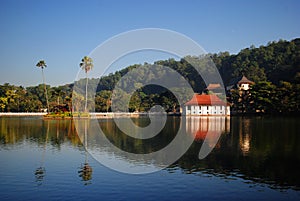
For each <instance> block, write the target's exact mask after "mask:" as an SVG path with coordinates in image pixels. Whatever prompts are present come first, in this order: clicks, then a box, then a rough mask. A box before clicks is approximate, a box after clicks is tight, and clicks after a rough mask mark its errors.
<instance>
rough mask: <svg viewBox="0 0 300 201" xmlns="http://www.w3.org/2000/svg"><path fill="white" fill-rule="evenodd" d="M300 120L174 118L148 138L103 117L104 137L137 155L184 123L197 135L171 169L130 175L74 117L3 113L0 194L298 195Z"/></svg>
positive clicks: (248, 197) (137, 197) (96, 196)
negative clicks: (203, 153)
mask: <svg viewBox="0 0 300 201" xmlns="http://www.w3.org/2000/svg"><path fill="white" fill-rule="evenodd" d="M299 120H300V119H299V118H294V117H289V118H279V117H248V118H246V117H244V118H243V117H233V118H231V119H227V120H226V119H225V118H224V119H220V118H199V117H198V118H197V117H196V118H189V119H186V120H184V121H183V119H182V118H179V117H171V118H168V120H167V124H166V126H165V128H164V129H163V130H162V132H161V133H160V134H159V135H157V136H155V137H154V138H152V139H147V140H139V139H134V138H131V137H129V136H127V135H125V134H124V133H122V132H121V131H120V130H119V129H118V128H117V126H116V125H115V124H114V122H113V121H112V120H99V125H100V126H101V128H102V129H103V131H105V134H106V136H107V138H108V139H109V140H110V141H111V142H112V143H114V144H115V145H116V146H117V147H119V148H120V149H123V150H126V151H128V152H132V153H150V152H153V151H157V150H159V149H161V148H163V147H164V146H166V145H167V144H168V143H170V142H171V141H172V139H174V137H175V136H174V135H175V134H176V132H177V130H178V129H179V125H180V124H181V123H183V122H184V125H183V126H184V127H183V129H184V130H185V132H186V135H189V136H191V137H192V138H195V140H194V142H193V144H192V146H191V147H190V149H189V150H188V151H187V152H186V153H185V154H184V155H183V156H182V157H181V158H180V159H179V160H178V161H177V162H175V163H174V164H172V165H170V166H169V167H168V168H165V169H163V170H161V171H159V172H156V173H151V174H146V175H130V174H123V173H119V172H116V171H113V170H110V169H108V168H106V167H105V166H103V165H101V164H99V163H98V162H97V161H96V160H94V159H93V158H92V156H91V155H89V154H88V153H87V152H86V150H85V148H84V146H83V145H82V142H81V140H80V138H79V136H80V135H81V134H80V133H79V134H78V133H77V132H76V129H75V126H74V122H73V121H72V120H43V119H40V118H34V117H30V118H29V117H27V118H26V117H20V118H18V117H13V118H0V200H141V199H143V200H299V199H300V191H299V190H300V188H299V187H300V173H299V172H300V171H299V170H300V165H299V164H300V146H299V143H300V137H299V134H298V133H299V130H300V125H299ZM133 121H134V122H135V123H136V124H137V125H140V126H145V125H147V124H148V123H149V122H147V119H145V118H141V119H134V120H133ZM87 137H88V138H89V139H95V138H96V137H97V136H93V135H92V134H91V135H89V136H87ZM219 137H220V138H219ZM205 138H206V141H205V143H206V145H205V146H214V149H213V151H212V152H211V153H210V154H209V155H208V156H207V157H206V158H205V159H202V160H200V159H199V158H198V155H199V150H200V148H201V146H202V144H203V141H204V139H205ZM218 138H219V139H218ZM215 139H218V140H217V141H216V140H215ZM83 143H84V142H83ZM91 145H92V144H91ZM97 146H99V144H97ZM95 147H96V145H95ZM91 148H93V147H91ZM95 150H96V151H97V150H98V149H96V148H95ZM100 151H101V149H100ZM106 151H108V152H109V150H106ZM120 157H123V156H120ZM123 159H124V160H126V157H123Z"/></svg>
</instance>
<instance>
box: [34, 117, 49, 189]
mask: <svg viewBox="0 0 300 201" xmlns="http://www.w3.org/2000/svg"><path fill="white" fill-rule="evenodd" d="M48 134H49V121H48V124H47V133H46V139H45V143H44V150H43V154H42V160H41V164H40V167H38V168H37V169H36V170H35V172H34V175H35V181H36V182H37V183H38V185H42V182H43V179H44V177H45V174H46V169H45V167H44V162H45V153H46V145H47V141H48Z"/></svg>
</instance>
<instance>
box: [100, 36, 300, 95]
mask: <svg viewBox="0 0 300 201" xmlns="http://www.w3.org/2000/svg"><path fill="white" fill-rule="evenodd" d="M209 56H210V57H211V58H212V60H213V61H214V63H215V65H216V67H217V68H218V70H219V72H220V74H221V76H222V78H223V82H224V85H225V86H227V85H228V84H229V83H230V81H231V80H232V79H234V78H237V77H239V76H241V75H245V76H246V77H247V78H249V79H250V80H252V81H254V82H256V83H257V82H259V81H270V82H272V83H273V84H275V85H278V84H279V83H280V81H287V82H291V83H299V82H300V38H297V39H294V40H292V41H285V40H279V41H278V42H275V41H274V42H269V43H268V44H267V45H266V46H260V47H257V48H256V47H254V46H251V47H249V48H245V49H243V50H241V51H240V52H239V53H238V54H230V53H229V52H221V53H218V54H209ZM155 64H160V65H164V66H169V67H171V68H173V69H175V70H176V71H177V72H179V73H180V74H182V75H184V77H186V78H187V79H188V80H189V81H190V84H191V85H192V86H193V87H194V89H195V90H196V91H197V92H201V91H202V90H203V89H204V88H205V85H204V83H203V82H202V80H201V78H200V77H199V76H195V74H197V73H195V71H194V70H193V68H191V65H189V64H188V63H187V62H186V61H185V59H184V58H183V59H181V60H180V61H175V60H174V59H169V60H164V61H156V62H155ZM143 65H148V64H143ZM138 66H141V65H133V66H129V67H127V68H125V69H123V70H121V71H117V72H115V73H114V74H110V75H109V76H106V77H103V78H102V79H101V81H100V85H99V88H98V90H103V89H104V90H112V89H113V88H114V86H115V83H116V82H117V81H118V80H119V79H120V78H121V77H122V76H123V75H124V74H126V73H127V72H128V71H129V70H130V69H132V68H136V67H138Z"/></svg>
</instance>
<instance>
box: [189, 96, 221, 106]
mask: <svg viewBox="0 0 300 201" xmlns="http://www.w3.org/2000/svg"><path fill="white" fill-rule="evenodd" d="M185 105H226V103H225V102H224V101H222V100H221V99H220V98H219V97H218V96H216V95H214V94H210V95H208V94H194V96H193V98H192V99H191V100H190V101H188V102H187V103H186V104H185Z"/></svg>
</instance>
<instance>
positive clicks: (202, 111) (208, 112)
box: [184, 105, 230, 116]
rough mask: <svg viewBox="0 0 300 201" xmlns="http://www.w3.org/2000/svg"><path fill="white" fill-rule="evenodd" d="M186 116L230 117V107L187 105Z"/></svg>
mask: <svg viewBox="0 0 300 201" xmlns="http://www.w3.org/2000/svg"><path fill="white" fill-rule="evenodd" d="M184 107H185V109H184V115H188V116H189V115H191V116H193V115H194V116H214V115H216V116H220V115H230V106H223V105H185V106H184Z"/></svg>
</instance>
